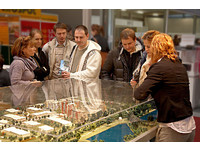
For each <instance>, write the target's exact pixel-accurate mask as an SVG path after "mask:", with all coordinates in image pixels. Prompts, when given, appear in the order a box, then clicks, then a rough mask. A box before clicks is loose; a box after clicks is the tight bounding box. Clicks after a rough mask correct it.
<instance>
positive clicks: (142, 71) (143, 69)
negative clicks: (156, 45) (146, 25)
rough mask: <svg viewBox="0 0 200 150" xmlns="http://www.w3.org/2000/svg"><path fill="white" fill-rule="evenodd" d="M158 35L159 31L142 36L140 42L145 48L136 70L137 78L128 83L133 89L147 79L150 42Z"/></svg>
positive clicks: (149, 61)
mask: <svg viewBox="0 0 200 150" xmlns="http://www.w3.org/2000/svg"><path fill="white" fill-rule="evenodd" d="M158 34H160V32H159V31H156V30H149V31H147V32H146V33H144V35H143V36H142V40H143V43H144V46H145V52H144V53H143V58H142V59H141V62H140V66H139V68H138V73H139V76H138V78H136V79H134V78H133V79H132V80H131V82H130V83H131V85H132V86H133V87H134V86H136V87H138V86H139V85H141V84H142V82H143V81H144V79H145V78H146V77H147V74H146V73H147V71H148V70H149V67H150V65H151V58H150V56H149V51H150V45H151V41H152V40H153V38H154V36H155V35H158ZM133 76H134V74H133Z"/></svg>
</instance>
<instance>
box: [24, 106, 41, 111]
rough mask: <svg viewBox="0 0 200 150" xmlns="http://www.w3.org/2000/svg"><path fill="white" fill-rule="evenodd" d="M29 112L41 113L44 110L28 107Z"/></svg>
mask: <svg viewBox="0 0 200 150" xmlns="http://www.w3.org/2000/svg"><path fill="white" fill-rule="evenodd" d="M27 110H30V111H41V110H42V109H41V108H36V107H28V108H27Z"/></svg>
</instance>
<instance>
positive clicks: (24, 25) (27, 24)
mask: <svg viewBox="0 0 200 150" xmlns="http://www.w3.org/2000/svg"><path fill="white" fill-rule="evenodd" d="M33 28H35V29H40V22H39V21H30V20H21V36H28V35H29V33H30V31H31V29H33Z"/></svg>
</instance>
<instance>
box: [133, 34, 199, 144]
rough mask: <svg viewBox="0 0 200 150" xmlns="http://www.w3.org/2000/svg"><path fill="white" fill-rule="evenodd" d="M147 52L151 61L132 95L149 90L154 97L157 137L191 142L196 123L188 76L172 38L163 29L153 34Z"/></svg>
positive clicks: (161, 140)
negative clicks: (156, 115) (157, 33)
mask: <svg viewBox="0 0 200 150" xmlns="http://www.w3.org/2000/svg"><path fill="white" fill-rule="evenodd" d="M150 56H151V61H152V62H151V63H152V65H151V67H150V68H149V71H148V73H147V77H146V79H145V80H144V82H143V83H142V84H141V85H140V86H139V87H138V88H137V89H136V90H135V92H134V96H135V98H136V99H138V100H143V99H145V98H147V96H148V95H149V94H151V95H152V97H153V98H154V100H155V103H156V107H157V110H158V117H157V121H158V123H159V128H158V131H157V134H156V141H159V142H187V141H188V142H192V141H193V139H194V135H195V128H196V126H195V121H194V119H193V116H192V115H193V111H192V107H191V103H190V95H189V80H188V75H187V71H186V69H185V67H184V66H183V64H182V63H181V62H180V60H179V59H178V56H177V53H176V51H175V49H174V44H173V40H172V38H171V37H170V36H169V35H167V34H164V33H162V34H159V35H156V36H155V37H154V38H153V40H152V43H151V46H150Z"/></svg>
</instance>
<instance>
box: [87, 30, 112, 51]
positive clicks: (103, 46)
mask: <svg viewBox="0 0 200 150" xmlns="http://www.w3.org/2000/svg"><path fill="white" fill-rule="evenodd" d="M91 40H92V41H95V42H97V43H98V44H99V45H100V46H101V52H109V51H110V49H109V46H108V42H107V40H106V39H105V38H104V37H102V36H101V35H99V34H98V35H95V36H94V37H93V38H92V39H91Z"/></svg>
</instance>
